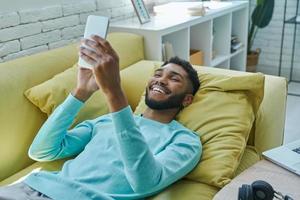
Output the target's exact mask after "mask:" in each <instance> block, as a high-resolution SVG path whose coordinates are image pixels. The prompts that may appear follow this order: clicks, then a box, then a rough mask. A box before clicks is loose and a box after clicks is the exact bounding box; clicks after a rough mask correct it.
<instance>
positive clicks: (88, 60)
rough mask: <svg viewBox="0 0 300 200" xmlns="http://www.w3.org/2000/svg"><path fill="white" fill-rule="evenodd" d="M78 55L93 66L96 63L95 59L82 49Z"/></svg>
mask: <svg viewBox="0 0 300 200" xmlns="http://www.w3.org/2000/svg"><path fill="white" fill-rule="evenodd" d="M79 56H80V57H81V58H82V59H83V60H85V61H86V62H87V63H89V64H90V65H92V66H95V65H96V63H97V61H96V60H95V59H94V58H93V57H91V56H90V55H87V54H85V53H84V52H83V51H82V50H80V53H79Z"/></svg>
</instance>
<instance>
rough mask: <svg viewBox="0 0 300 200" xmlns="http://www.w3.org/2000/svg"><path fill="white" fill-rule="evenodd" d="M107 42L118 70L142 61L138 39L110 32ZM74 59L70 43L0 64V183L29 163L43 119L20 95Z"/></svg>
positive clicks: (75, 46) (42, 114) (125, 34)
mask: <svg viewBox="0 0 300 200" xmlns="http://www.w3.org/2000/svg"><path fill="white" fill-rule="evenodd" d="M107 39H108V40H109V41H110V43H111V45H112V46H113V48H114V49H115V50H116V51H117V53H118V55H119V57H120V68H126V67H127V66H129V65H131V64H133V63H135V62H137V61H139V60H142V59H144V47H143V38H142V37H141V36H138V35H133V34H128V33H112V34H109V35H108V38H107ZM128 47H130V48H128ZM77 60H78V44H72V45H69V46H66V47H63V48H59V49H55V50H50V51H47V52H43V53H39V54H36V55H32V56H27V57H23V58H19V59H16V60H13V61H9V62H5V63H0V72H1V73H0V95H1V98H0V127H1V130H0V181H1V180H3V179H4V178H6V177H8V176H10V175H12V174H14V173H15V172H17V171H19V170H21V169H23V168H25V167H26V166H28V165H29V164H31V163H32V162H33V161H32V160H30V159H29V158H28V156H27V150H28V147H29V146H30V144H31V142H32V140H33V138H34V136H35V134H36V133H37V131H38V130H39V128H40V127H41V125H42V124H43V122H44V121H45V120H46V117H47V116H46V115H45V114H44V113H42V112H41V111H40V110H39V109H38V108H37V107H35V106H34V105H33V104H32V103H30V102H29V101H28V100H27V99H26V98H25V96H24V92H25V91H26V90H27V89H29V88H31V87H33V86H35V85H38V84H40V83H42V82H44V81H46V80H48V79H50V78H52V77H53V76H54V75H56V74H58V73H60V72H62V71H64V70H65V69H67V68H69V67H72V66H73V65H74V63H76V62H77Z"/></svg>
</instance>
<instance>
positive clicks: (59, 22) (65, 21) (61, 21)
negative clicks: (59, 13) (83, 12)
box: [42, 15, 79, 32]
mask: <svg viewBox="0 0 300 200" xmlns="http://www.w3.org/2000/svg"><path fill="white" fill-rule="evenodd" d="M78 24H79V16H78V15H72V16H68V17H61V18H57V19H51V20H48V21H44V22H42V25H43V32H45V31H51V30H55V29H61V28H65V27H69V26H75V25H78Z"/></svg>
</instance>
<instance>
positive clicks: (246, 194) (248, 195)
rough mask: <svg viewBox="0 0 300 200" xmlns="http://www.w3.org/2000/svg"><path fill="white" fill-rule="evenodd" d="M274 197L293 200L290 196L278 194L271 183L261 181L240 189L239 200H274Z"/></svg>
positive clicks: (244, 185)
mask: <svg viewBox="0 0 300 200" xmlns="http://www.w3.org/2000/svg"><path fill="white" fill-rule="evenodd" d="M274 197H275V198H276V199H281V200H293V199H292V198H291V197H290V196H288V195H283V194H282V193H280V192H276V191H275V190H274V189H273V187H272V186H271V185H270V184H269V183H267V182H265V181H261V180H258V181H254V182H253V183H252V184H251V185H246V184H243V185H242V187H239V194H238V200H273V198H274Z"/></svg>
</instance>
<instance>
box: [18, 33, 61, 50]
mask: <svg viewBox="0 0 300 200" xmlns="http://www.w3.org/2000/svg"><path fill="white" fill-rule="evenodd" d="M60 39H61V32H60V31H59V30H54V31H50V32H45V33H39V34H37V35H32V36H28V37H24V38H22V39H21V40H20V41H21V47H22V49H23V50H24V49H28V48H31V47H35V46H40V45H42V44H47V43H49V42H56V41H58V40H60Z"/></svg>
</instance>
